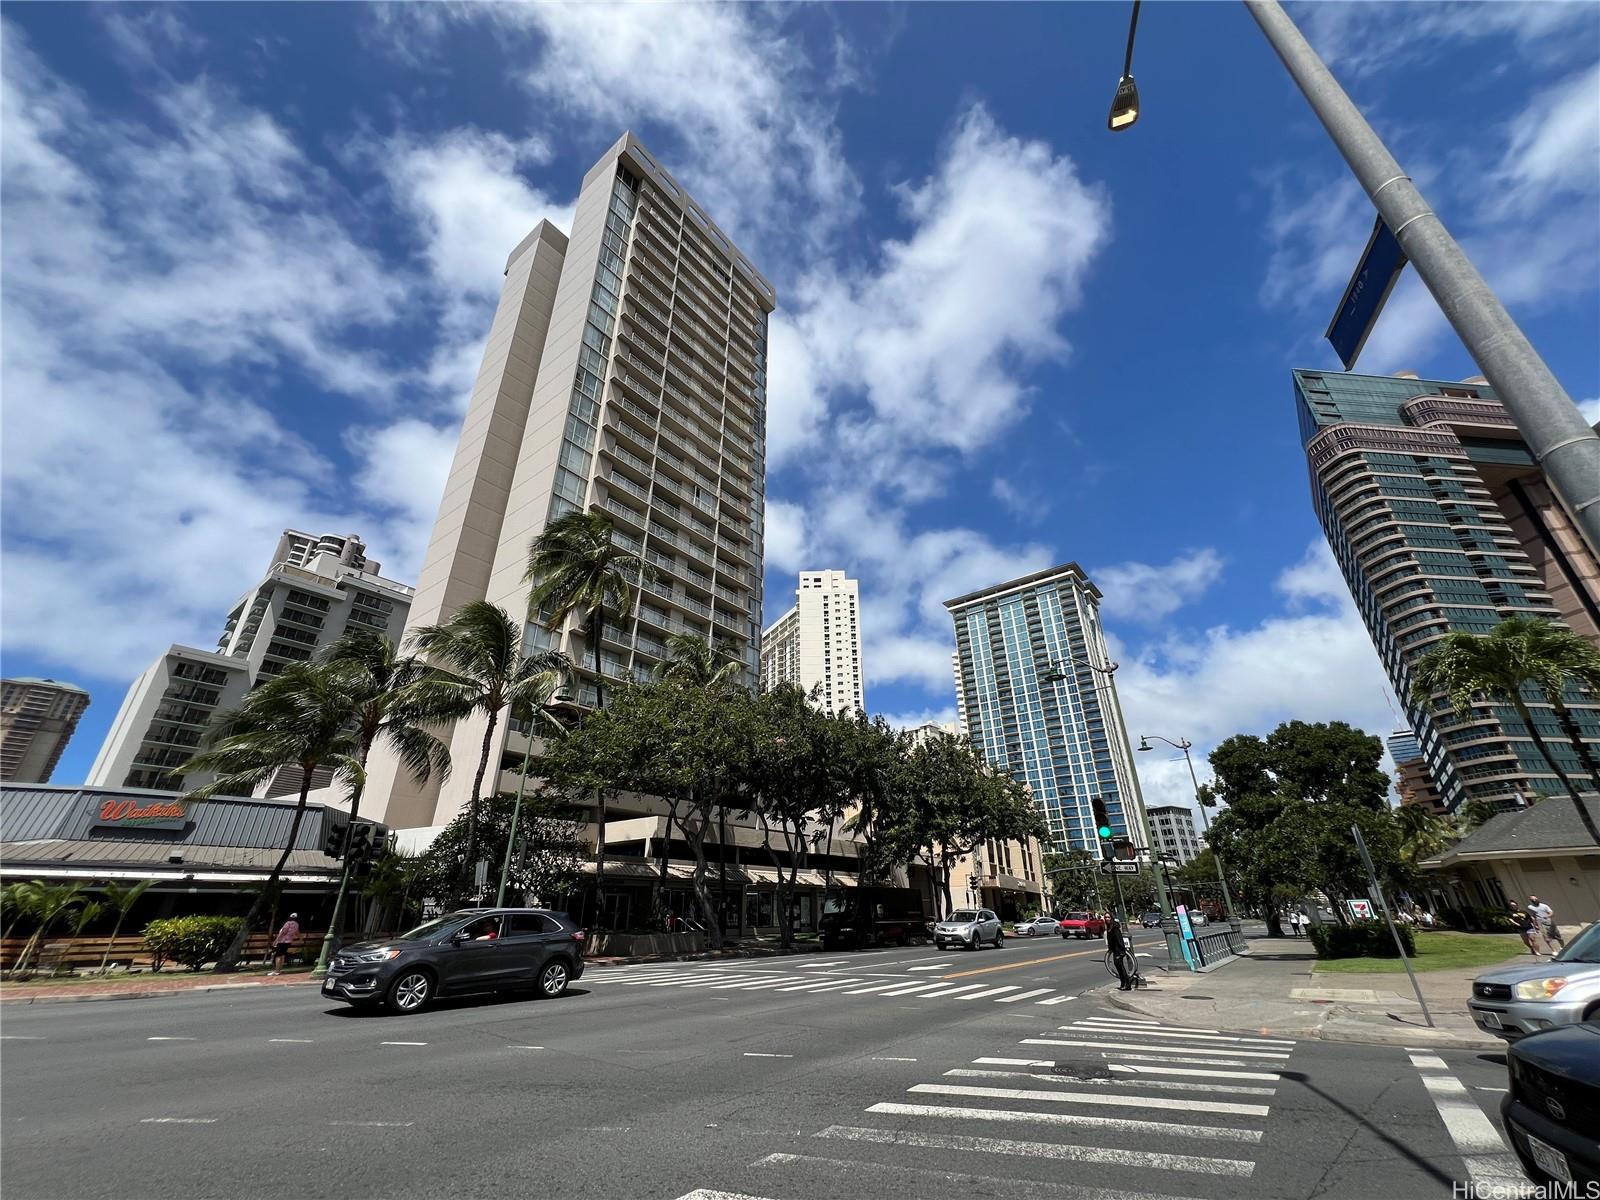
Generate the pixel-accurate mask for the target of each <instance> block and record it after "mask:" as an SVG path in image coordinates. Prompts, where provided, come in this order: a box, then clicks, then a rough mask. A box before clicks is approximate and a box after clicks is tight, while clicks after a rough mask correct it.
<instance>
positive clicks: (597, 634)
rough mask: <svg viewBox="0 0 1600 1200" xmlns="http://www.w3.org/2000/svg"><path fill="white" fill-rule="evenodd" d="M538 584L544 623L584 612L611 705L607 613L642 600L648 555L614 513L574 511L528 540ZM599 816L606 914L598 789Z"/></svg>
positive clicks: (554, 626) (598, 877) (620, 612)
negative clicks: (625, 535) (622, 530)
mask: <svg viewBox="0 0 1600 1200" xmlns="http://www.w3.org/2000/svg"><path fill="white" fill-rule="evenodd" d="M523 578H524V579H526V580H527V581H528V582H529V583H531V584H532V585H533V588H532V590H531V591H530V592H529V593H528V614H529V616H533V617H540V618H541V619H542V620H543V621H544V625H545V628H547V629H549V630H550V631H551V632H552V633H555V632H558V631H559V630H560V629H561V626H562V625H564V624H565V623H566V621H567V618H568V617H571V616H574V615H576V616H579V617H580V618H582V619H583V620H585V621H586V623H587V625H588V635H587V636H588V641H589V645H590V646H591V647H592V648H593V649H594V699H595V707H596V708H604V707H605V706H606V687H605V681H606V676H605V671H604V670H603V669H602V667H601V658H600V643H601V641H602V640H603V638H604V637H605V628H606V613H607V612H608V611H610V612H611V613H614V614H615V615H616V617H617V619H618V620H619V621H620V620H625V619H626V618H627V617H628V615H629V614H630V613H632V612H633V607H634V605H635V604H636V603H637V602H638V599H639V592H638V589H639V587H640V585H642V584H644V583H646V582H648V581H649V580H651V579H653V578H655V571H654V570H652V569H651V567H650V564H649V563H647V562H645V560H644V558H643V556H641V555H639V554H637V553H635V552H634V551H632V550H629V549H628V548H627V547H626V546H624V545H622V544H621V543H620V542H619V541H618V540H617V537H616V530H615V527H614V526H613V525H612V523H611V518H610V517H608V516H606V515H605V514H604V513H598V512H584V511H578V512H570V513H567V514H566V515H564V516H560V517H557V518H556V519H555V520H554V521H551V522H550V523H549V524H548V525H546V526H545V527H544V531H543V532H542V533H540V534H539V536H538V537H536V538H534V539H533V541H531V542H529V543H528V570H527V572H526V573H525V574H524V575H523ZM595 807H596V809H597V810H598V811H597V813H596V817H597V820H598V822H599V824H598V829H597V834H596V837H595V839H594V891H595V906H596V911H597V912H598V913H599V914H600V917H601V922H602V923H604V919H605V899H606V800H605V792H604V791H603V790H601V791H598V792H597V793H596V794H595Z"/></svg>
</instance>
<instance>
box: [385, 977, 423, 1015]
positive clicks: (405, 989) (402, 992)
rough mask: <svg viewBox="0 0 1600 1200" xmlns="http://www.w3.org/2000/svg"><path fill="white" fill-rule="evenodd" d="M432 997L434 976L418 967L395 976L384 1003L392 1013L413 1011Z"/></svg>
mask: <svg viewBox="0 0 1600 1200" xmlns="http://www.w3.org/2000/svg"><path fill="white" fill-rule="evenodd" d="M432 999H433V976H432V975H430V974H428V973H427V972H426V971H424V970H422V969H421V968H417V969H415V970H411V971H406V972H405V973H404V974H402V975H399V976H397V977H396V978H395V981H394V982H393V983H391V984H390V985H389V991H388V994H387V995H385V996H384V998H383V1003H384V1007H385V1008H387V1009H388V1010H389V1011H390V1012H392V1013H413V1012H416V1011H417V1010H418V1009H420V1008H422V1007H423V1006H424V1005H426V1004H427V1003H428V1001H429V1000H432Z"/></svg>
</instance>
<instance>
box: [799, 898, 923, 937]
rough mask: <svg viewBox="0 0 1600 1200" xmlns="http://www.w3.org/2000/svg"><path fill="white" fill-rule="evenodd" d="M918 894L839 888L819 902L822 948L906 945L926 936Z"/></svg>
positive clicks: (920, 900) (920, 899)
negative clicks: (820, 903)
mask: <svg viewBox="0 0 1600 1200" xmlns="http://www.w3.org/2000/svg"><path fill="white" fill-rule="evenodd" d="M928 928H929V926H928V918H927V915H926V914H925V913H924V912H923V910H922V893H921V892H919V891H917V890H916V889H915V888H891V887H858V888H850V889H841V890H839V891H838V892H835V893H832V894H830V895H829V896H828V898H827V899H826V900H825V901H824V902H823V906H822V921H821V922H820V925H819V932H820V933H821V936H822V948H823V949H824V950H854V949H860V948H861V947H864V946H875V945H890V944H894V945H899V946H909V945H910V944H911V939H912V938H925V937H927V936H928Z"/></svg>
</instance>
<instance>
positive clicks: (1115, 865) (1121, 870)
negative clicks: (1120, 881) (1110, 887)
mask: <svg viewBox="0 0 1600 1200" xmlns="http://www.w3.org/2000/svg"><path fill="white" fill-rule="evenodd" d="M1138 873H1139V864H1138V863H1136V862H1129V861H1128V860H1127V859H1121V858H1116V859H1107V860H1106V861H1105V862H1102V863H1101V864H1100V874H1102V875H1137V874H1138Z"/></svg>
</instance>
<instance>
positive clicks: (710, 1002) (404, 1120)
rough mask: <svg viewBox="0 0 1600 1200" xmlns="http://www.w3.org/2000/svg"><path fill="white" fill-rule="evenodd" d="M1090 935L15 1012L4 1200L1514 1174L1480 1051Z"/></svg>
mask: <svg viewBox="0 0 1600 1200" xmlns="http://www.w3.org/2000/svg"><path fill="white" fill-rule="evenodd" d="M1100 953H1101V951H1100V947H1099V946H1098V945H1094V944H1090V943H1063V942H1061V941H1060V940H1058V939H1054V938H1050V939H1041V940H1039V941H1037V942H1034V943H1031V944H1030V943H1029V942H1028V941H1025V940H1020V941H1018V940H1014V941H1010V942H1008V943H1007V944H1006V946H1005V947H1004V948H1002V949H999V950H986V951H980V952H959V951H955V952H945V953H939V952H936V951H934V950H933V949H931V948H928V947H914V948H910V949H905V950H893V951H873V952H858V953H852V954H842V955H808V956H801V957H795V958H787V959H753V960H730V961H724V962H720V963H684V964H662V965H654V966H639V967H614V968H601V967H591V969H590V970H589V972H588V973H587V974H585V976H584V978H583V979H582V980H581V981H580V982H579V984H577V985H575V986H574V987H573V988H572V990H571V991H570V992H569V993H568V994H567V995H566V996H564V997H562V998H561V999H559V1000H554V1001H538V1000H530V999H523V998H468V999H463V1000H458V1001H446V1002H444V1003H442V1004H440V1005H439V1006H437V1007H435V1008H432V1009H430V1010H427V1011H424V1012H422V1013H418V1014H414V1015H411V1016H406V1017H388V1016H381V1015H366V1014H363V1013H359V1012H357V1011H356V1010H353V1009H349V1008H347V1007H345V1006H343V1005H337V1006H334V1005H330V1004H328V1003H327V1002H326V1001H323V1000H322V999H320V998H319V997H318V996H317V995H316V993H315V992H313V991H312V990H310V989H309V988H284V989H278V988H274V989H270V990H268V989H263V990H262V992H259V993H256V992H241V993H238V994H237V996H235V995H233V994H230V993H225V992H224V993H211V994H209V995H199V996H193V997H186V998H177V999H170V998H169V999H160V1000H136V1001H120V1002H112V1003H91V1004H62V1005H50V1004H38V1005H32V1006H28V1007H26V1008H22V1009H20V1010H19V1009H16V1008H7V1009H6V1010H5V1012H4V1018H3V1033H0V1037H3V1038H4V1039H5V1041H4V1046H3V1048H0V1053H3V1072H4V1108H3V1110H0V1115H3V1129H0V1133H3V1137H0V1152H3V1155H4V1161H5V1188H6V1194H7V1197H8V1200H99V1198H101V1197H105V1198H108V1200H109V1198H116V1200H127V1198H130V1197H132V1198H142V1197H201V1196H205V1197H210V1196H227V1197H274V1198H275V1197H285V1198H289V1197H295V1198H301V1197H324V1196H325V1197H401V1196H419V1197H429V1198H432V1197H488V1196H542V1195H553V1194H560V1195H562V1196H564V1197H605V1198H619V1200H634V1198H639V1200H680V1198H684V1197H692V1198H694V1200H718V1198H722V1200H726V1198H727V1197H762V1198H772V1200H824V1198H848V1200H862V1198H863V1197H867V1198H870V1200H877V1198H885V1200H900V1198H904V1200H947V1198H948V1200H956V1198H957V1197H960V1198H962V1200H970V1198H971V1197H974V1196H981V1197H1017V1198H1019V1200H1020V1198H1022V1197H1028V1198H1030V1200H1034V1198H1039V1197H1057V1198H1072V1200H1117V1198H1126V1200H1148V1198H1150V1197H1197V1198H1198V1197H1203V1198H1207V1200H1222V1198H1224V1197H1226V1198H1234V1197H1251V1198H1256V1197H1258V1198H1260V1200H1268V1198H1270V1200H1287V1198H1303V1200H1311V1198H1313V1197H1323V1196H1331V1197H1348V1198H1352V1200H1355V1198H1359V1200H1366V1198H1369V1197H1370V1198H1374V1200H1376V1198H1378V1197H1383V1198H1385V1200H1389V1198H1394V1197H1412V1196H1416V1197H1447V1196H1449V1195H1450V1194H1451V1187H1450V1185H1451V1181H1453V1180H1465V1179H1466V1178H1468V1175H1467V1172H1468V1169H1469V1167H1468V1165H1467V1164H1466V1163H1465V1161H1464V1154H1468V1153H1470V1154H1473V1155H1474V1159H1473V1169H1474V1170H1476V1171H1477V1173H1478V1177H1479V1178H1480V1179H1481V1180H1487V1178H1488V1177H1489V1175H1491V1174H1493V1172H1495V1171H1497V1170H1501V1169H1506V1170H1509V1169H1510V1168H1509V1164H1508V1163H1506V1162H1505V1161H1504V1158H1503V1155H1502V1156H1500V1157H1497V1156H1496V1154H1495V1153H1494V1152H1493V1147H1492V1146H1486V1145H1484V1144H1481V1143H1482V1133H1483V1129H1482V1127H1480V1126H1479V1125H1477V1124H1475V1122H1474V1117H1476V1118H1477V1120H1478V1121H1481V1122H1483V1123H1484V1125H1485V1126H1488V1127H1489V1128H1490V1130H1491V1136H1492V1129H1493V1127H1492V1123H1493V1122H1494V1121H1496V1120H1497V1117H1496V1116H1495V1108H1496V1105H1497V1104H1498V1101H1499V1098H1500V1093H1499V1091H1498V1090H1495V1089H1498V1088H1501V1087H1503V1086H1504V1083H1505V1068H1504V1065H1503V1060H1502V1059H1501V1056H1499V1055H1496V1054H1489V1055H1480V1054H1475V1053H1465V1052H1463V1053H1446V1054H1443V1055H1433V1054H1415V1055H1414V1054H1411V1053H1409V1052H1407V1051H1406V1050H1405V1049H1403V1048H1401V1047H1365V1046H1349V1045H1334V1044H1324V1043H1319V1042H1302V1043H1298V1044H1296V1043H1294V1042H1290V1041H1286V1040H1282V1039H1270V1038H1254V1037H1253V1036H1252V1035H1250V1034H1249V1031H1243V1032H1241V1031H1225V1030H1215V1031H1204V1030H1196V1029H1192V1028H1186V1027H1165V1026H1159V1025H1155V1024H1152V1023H1148V1022H1142V1021H1135V1020H1131V1019H1129V1017H1128V1016H1127V1014H1125V1013H1122V1012H1121V1011H1120V1010H1116V1009H1113V1008H1110V1007H1108V1006H1106V1005H1105V1004H1104V1003H1103V1001H1102V999H1100V998H1099V997H1097V996H1095V995H1093V994H1090V993H1089V989H1091V988H1097V987H1102V986H1103V985H1104V984H1105V982H1106V978H1107V977H1106V974H1105V970H1104V967H1103V965H1102V962H1101V959H1100ZM1425 1076H1428V1077H1432V1078H1431V1086H1432V1091H1431V1092H1430V1083H1429V1082H1425ZM1444 1078H1448V1079H1450V1080H1454V1081H1456V1082H1455V1083H1454V1084H1444V1085H1441V1084H1440V1083H1439V1082H1438V1081H1439V1080H1440V1079H1444ZM1435 1097H1439V1100H1438V1102H1436V1099H1435ZM1463 1097H1464V1098H1465V1099H1464V1100H1463V1099H1462V1098H1463ZM1447 1098H1448V1099H1449V1100H1450V1107H1448V1108H1447V1109H1442V1108H1441V1104H1443V1103H1444V1100H1445V1099H1447ZM1463 1104H1465V1105H1466V1106H1467V1107H1468V1109H1470V1111H1467V1110H1464V1109H1463V1108H1462V1105H1463ZM1474 1139H1477V1140H1474Z"/></svg>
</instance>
